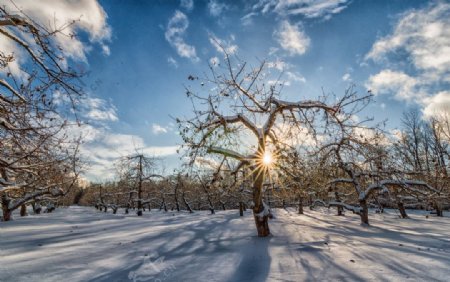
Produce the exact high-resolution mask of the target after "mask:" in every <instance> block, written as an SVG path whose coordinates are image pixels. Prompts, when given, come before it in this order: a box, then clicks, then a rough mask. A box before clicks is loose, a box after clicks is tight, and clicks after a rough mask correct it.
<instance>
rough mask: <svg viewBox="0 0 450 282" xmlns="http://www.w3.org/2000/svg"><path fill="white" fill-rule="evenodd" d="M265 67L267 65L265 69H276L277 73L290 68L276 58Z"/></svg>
mask: <svg viewBox="0 0 450 282" xmlns="http://www.w3.org/2000/svg"><path fill="white" fill-rule="evenodd" d="M266 65H267V68H269V69H276V70H278V71H285V70H287V69H289V68H291V65H290V64H289V63H286V62H285V61H282V60H280V59H278V58H277V59H276V60H275V61H268V62H267V63H266Z"/></svg>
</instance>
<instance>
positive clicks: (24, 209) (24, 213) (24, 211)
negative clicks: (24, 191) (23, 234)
mask: <svg viewBox="0 0 450 282" xmlns="http://www.w3.org/2000/svg"><path fill="white" fill-rule="evenodd" d="M27 215H28V213H27V206H26V205H21V206H20V216H27Z"/></svg>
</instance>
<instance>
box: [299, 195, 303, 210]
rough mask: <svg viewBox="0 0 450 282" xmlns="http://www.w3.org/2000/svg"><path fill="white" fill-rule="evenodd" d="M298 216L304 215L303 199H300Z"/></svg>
mask: <svg viewBox="0 0 450 282" xmlns="http://www.w3.org/2000/svg"><path fill="white" fill-rule="evenodd" d="M298 214H303V197H299V198H298Z"/></svg>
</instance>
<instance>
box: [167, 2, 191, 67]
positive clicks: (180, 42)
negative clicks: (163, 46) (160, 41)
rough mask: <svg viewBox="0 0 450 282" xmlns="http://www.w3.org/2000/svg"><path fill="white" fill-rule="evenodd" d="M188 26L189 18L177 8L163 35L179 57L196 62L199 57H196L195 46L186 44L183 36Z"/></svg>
mask: <svg viewBox="0 0 450 282" xmlns="http://www.w3.org/2000/svg"><path fill="white" fill-rule="evenodd" d="M188 27H189V20H188V18H187V16H186V15H185V14H183V13H182V12H180V11H178V10H177V11H175V14H174V15H173V17H172V18H171V19H170V20H169V23H168V24H167V29H166V33H165V37H166V40H167V41H168V42H169V43H170V45H171V46H172V47H173V48H175V50H176V51H177V53H178V55H179V56H180V57H183V58H188V59H191V60H192V61H194V62H196V61H198V60H199V58H198V57H197V52H196V51H195V47H194V46H192V45H189V44H187V43H186V42H185V41H184V38H183V37H184V35H185V33H186V30H187V28H188Z"/></svg>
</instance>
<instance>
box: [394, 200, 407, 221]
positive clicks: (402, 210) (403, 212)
mask: <svg viewBox="0 0 450 282" xmlns="http://www.w3.org/2000/svg"><path fill="white" fill-rule="evenodd" d="M397 206H398V210H399V211H400V216H401V217H402V218H407V217H408V215H407V214H406V210H405V205H404V204H403V203H402V202H398V203H397Z"/></svg>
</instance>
